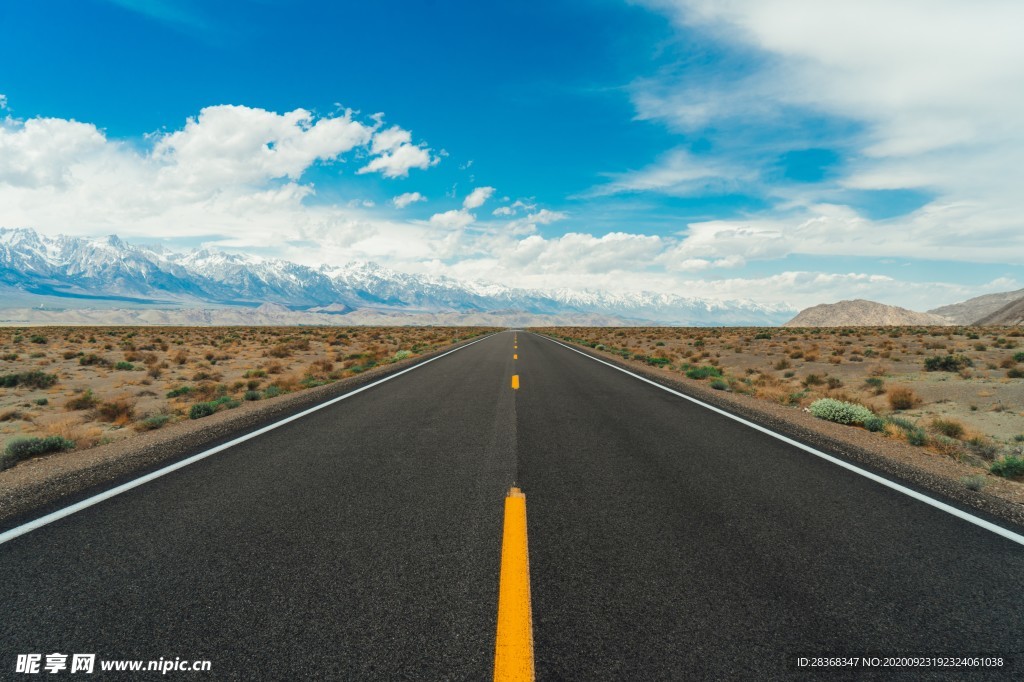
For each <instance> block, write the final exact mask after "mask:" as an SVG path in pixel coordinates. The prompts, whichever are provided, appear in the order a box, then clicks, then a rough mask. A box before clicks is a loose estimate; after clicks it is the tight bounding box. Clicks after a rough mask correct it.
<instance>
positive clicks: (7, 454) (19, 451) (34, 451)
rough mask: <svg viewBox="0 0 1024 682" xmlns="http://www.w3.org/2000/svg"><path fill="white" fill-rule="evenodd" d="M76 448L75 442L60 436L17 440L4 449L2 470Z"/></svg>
mask: <svg viewBox="0 0 1024 682" xmlns="http://www.w3.org/2000/svg"><path fill="white" fill-rule="evenodd" d="M74 447H75V443H74V441H71V440H68V439H67V438H61V437H60V436H46V437H45V438H16V439H15V440H12V441H11V442H9V443H8V444H7V447H6V448H4V456H3V457H0V469H7V468H9V467H12V466H14V465H15V464H17V463H18V462H19V461H21V460H23V459H28V458H29V457H38V456H39V455H45V454H47V453H50V452H61V451H63V450H70V449H72V448H74Z"/></svg>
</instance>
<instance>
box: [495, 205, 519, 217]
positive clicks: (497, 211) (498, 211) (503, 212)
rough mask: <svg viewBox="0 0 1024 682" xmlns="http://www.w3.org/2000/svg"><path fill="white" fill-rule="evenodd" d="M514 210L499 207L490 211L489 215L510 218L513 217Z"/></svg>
mask: <svg viewBox="0 0 1024 682" xmlns="http://www.w3.org/2000/svg"><path fill="white" fill-rule="evenodd" d="M515 213H516V212H515V210H514V209H513V208H512V207H511V206H499V207H498V208H496V209H494V210H493V211H491V215H496V216H511V215H515Z"/></svg>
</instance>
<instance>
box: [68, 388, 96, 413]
mask: <svg viewBox="0 0 1024 682" xmlns="http://www.w3.org/2000/svg"><path fill="white" fill-rule="evenodd" d="M98 402H99V401H98V400H97V399H96V396H94V395H93V394H92V389H89V388H87V389H85V391H84V392H83V393H82V394H81V395H80V396H78V397H77V398H72V399H71V400H69V401H67V402H66V403H64V409H65V410H68V411H72V410H89V409H92V408H93V407H96V404H97V403H98Z"/></svg>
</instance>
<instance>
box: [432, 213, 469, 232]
mask: <svg viewBox="0 0 1024 682" xmlns="http://www.w3.org/2000/svg"><path fill="white" fill-rule="evenodd" d="M473 220H474V218H473V214H472V213H470V212H469V211H467V210H466V209H462V208H460V209H453V210H451V211H445V212H444V213H435V214H434V215H432V216H430V222H431V224H432V225H437V226H439V227H444V228H448V229H453V230H459V229H462V228H464V227H467V226H469V225H471V224H472V223H473Z"/></svg>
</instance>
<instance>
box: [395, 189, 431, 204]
mask: <svg viewBox="0 0 1024 682" xmlns="http://www.w3.org/2000/svg"><path fill="white" fill-rule="evenodd" d="M426 200H427V198H426V197H425V196H423V195H422V194H420V193H419V192H405V193H404V194H399V195H398V196H397V197H394V198H393V199H392V200H391V203H393V204H394V205H395V207H396V208H405V207H406V206H408V205H409V204H414V203H416V202H417V201H426Z"/></svg>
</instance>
